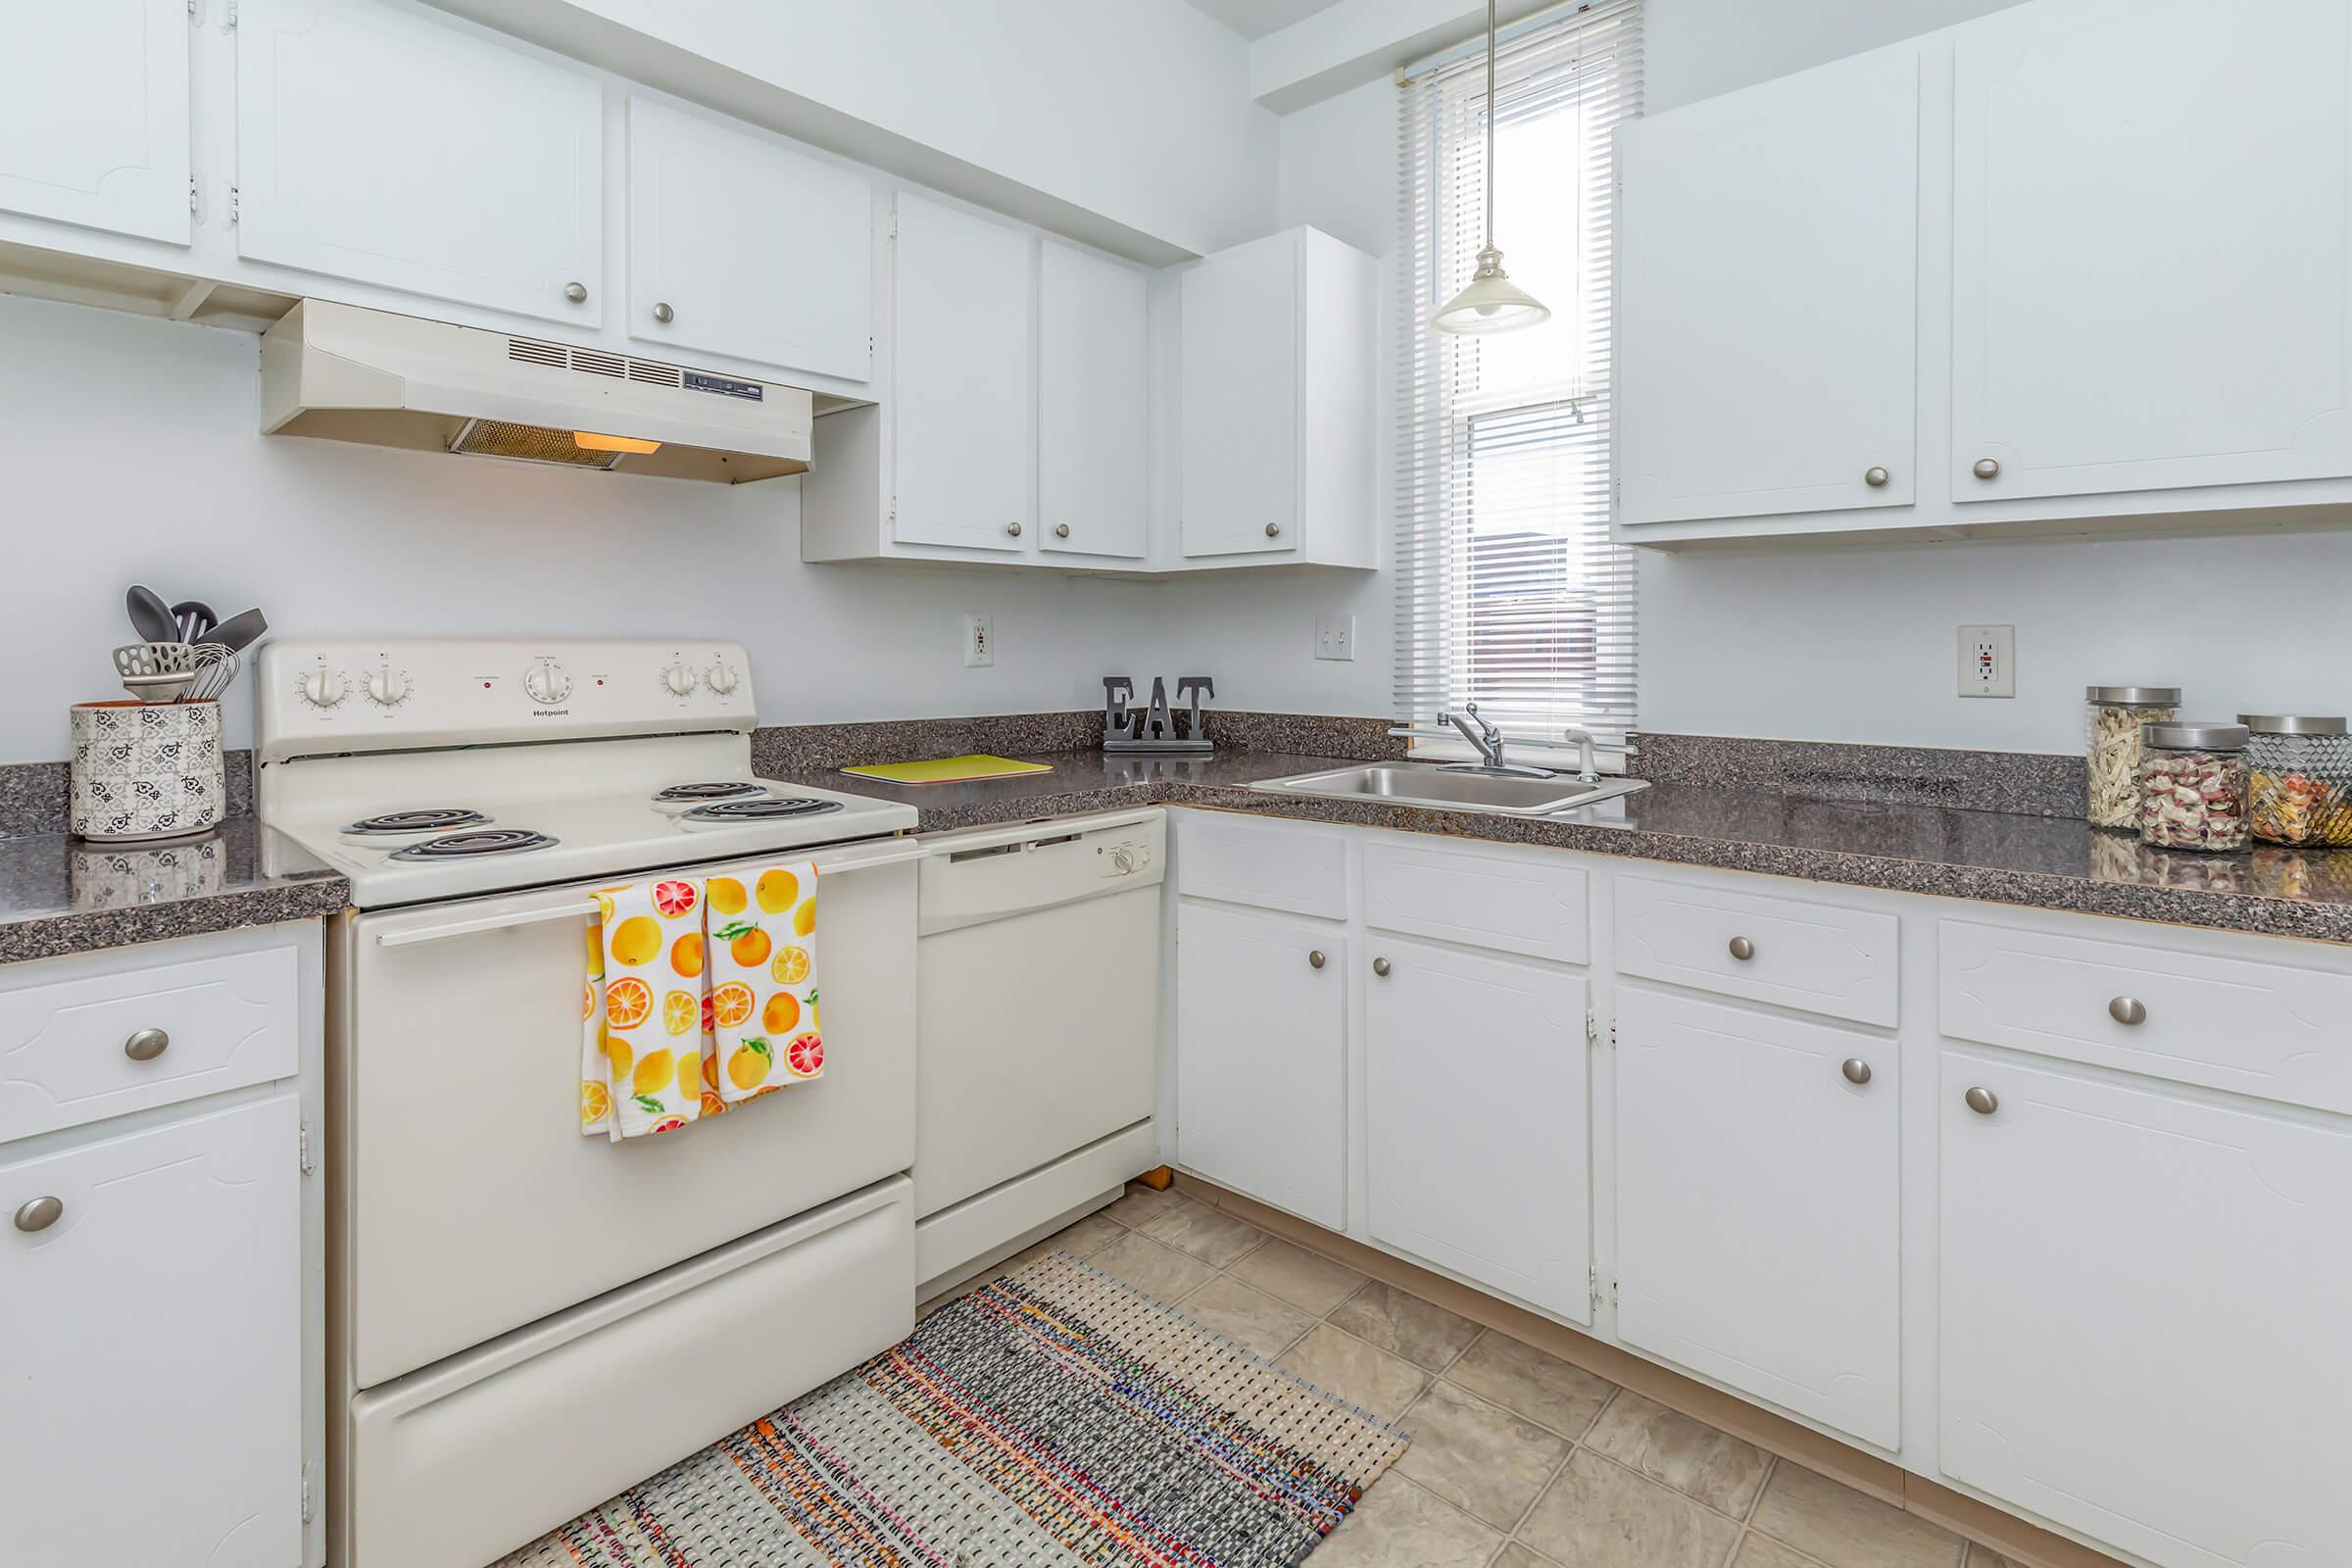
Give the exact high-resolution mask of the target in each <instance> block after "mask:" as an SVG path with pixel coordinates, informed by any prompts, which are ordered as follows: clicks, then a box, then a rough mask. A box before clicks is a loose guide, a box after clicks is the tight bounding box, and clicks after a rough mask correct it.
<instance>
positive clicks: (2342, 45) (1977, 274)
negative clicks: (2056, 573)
mask: <svg viewBox="0 0 2352 1568" xmlns="http://www.w3.org/2000/svg"><path fill="white" fill-rule="evenodd" d="M2213 21H2214V12H2213V9H2212V7H2211V6H2210V5H2205V4H2196V3H2192V0H2066V3H2056V0H2048V3H2044V4H2040V5H2032V6H2024V7H2020V8H2019V9H2017V10H2014V11H2008V12H2004V13H2000V14H1998V15H1996V16H1993V17H1990V18H1987V19H1985V21H1984V22H1982V23H1980V24H1978V25H1975V26H1972V27H1970V28H1967V29H1965V30H1963V31H1962V32H1961V33H1960V34H1959V36H1958V43H1957V46H1958V54H1957V58H1956V63H1955V81H1954V112H1955V121H1956V124H1955V147H1954V156H1953V167H1954V170H1955V172H1956V174H1957V180H1956V184H1955V189H1954V209H1953V215H1952V231H1953V244H1954V254H1953V260H1952V284H1953V289H1952V338H1953V342H1952V352H1953V363H1952V428H1953V445H1952V453H1951V470H1950V472H1951V477H1950V490H1951V492H1952V494H1953V496H1954V497H1955V498H1956V499H1957V500H1960V501H1964V502H1974V501H1980V500H1995V499H1999V498H2003V497H2013V496H2074V495H2085V494H2092V493H2099V492H2122V491H2136V490H2152V489H2161V488H2167V487H2176V486H2195V485H2227V484H2242V483H2253V482H2262V481H2269V480H2279V479H2303V478H2320V477H2335V476H2340V475H2346V474H2352V320H2348V314H2352V67H2348V65H2347V47H2348V45H2352V7H2347V5H2346V4H2345V0H2270V3H2266V4H2264V5H2262V6H2259V7H2253V8H2249V9H2248V10H2247V12H2246V14H2245V15H2244V16H2242V17H2236V16H2233V17H2232V19H2231V21H2232V25H2230V26H2229V27H2225V28H2222V29H2220V30H2218V31H2217V30H2216V29H2215V28H2214V27H2213V26H2212V23H2213ZM1995 464H1997V465H1998V468H1997V471H1992V472H1989V473H1983V471H1982V470H1981V468H1980V465H1995ZM1981 473H1982V476H1981Z"/></svg>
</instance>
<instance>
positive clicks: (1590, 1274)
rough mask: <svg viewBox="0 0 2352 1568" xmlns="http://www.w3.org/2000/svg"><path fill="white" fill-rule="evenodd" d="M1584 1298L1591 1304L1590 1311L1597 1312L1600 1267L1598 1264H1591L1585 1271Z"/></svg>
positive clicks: (1598, 1307)
mask: <svg viewBox="0 0 2352 1568" xmlns="http://www.w3.org/2000/svg"><path fill="white" fill-rule="evenodd" d="M1585 1296H1586V1299H1588V1300H1590V1301H1591V1302H1592V1303H1593V1311H1595V1312H1597V1311H1599V1310H1600V1265H1599V1264H1598V1263H1594V1264H1592V1265H1590V1266H1589V1267H1587V1268H1586V1270H1585Z"/></svg>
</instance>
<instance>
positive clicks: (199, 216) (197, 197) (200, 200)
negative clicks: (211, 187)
mask: <svg viewBox="0 0 2352 1568" xmlns="http://www.w3.org/2000/svg"><path fill="white" fill-rule="evenodd" d="M188 216H189V217H190V218H193V219H194V220H196V221H198V222H199V223H201V222H203V221H204V182H203V181H202V180H200V179H198V178H196V177H195V176H194V175H193V174H191V175H189V176H188Z"/></svg>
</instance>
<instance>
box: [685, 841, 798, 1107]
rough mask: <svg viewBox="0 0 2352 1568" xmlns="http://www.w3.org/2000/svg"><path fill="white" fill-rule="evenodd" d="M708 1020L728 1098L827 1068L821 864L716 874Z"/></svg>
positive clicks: (721, 1087) (721, 1091)
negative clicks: (821, 1002) (820, 980)
mask: <svg viewBox="0 0 2352 1568" xmlns="http://www.w3.org/2000/svg"><path fill="white" fill-rule="evenodd" d="M708 898H709V900H710V910H709V912H708V914H707V915H706V916H705V919H706V922H707V924H708V926H709V929H710V932H711V1031H712V1034H713V1036H714V1038H715V1041H716V1066H717V1079H718V1095H719V1098H720V1100H721V1101H723V1102H724V1103H728V1104H735V1103H741V1102H743V1101H746V1100H751V1099H754V1098H756V1097H758V1096H760V1095H764V1094H766V1093H767V1092H768V1091H770V1090H772V1089H780V1088H783V1087H784V1086H786V1085H788V1084H797V1083H805V1082H806V1081H808V1080H809V1079H810V1078H815V1077H818V1076H820V1075H821V1074H822V1073H823V1072H824V1070H825V1037H824V1034H823V1033H822V1031H821V1030H820V1029H819V1027H818V1024H817V1016H816V1007H817V1002H816V992H817V986H816V867H815V865H813V864H812V863H810V862H809V861H807V860H801V861H795V862H789V863H786V864H782V865H771V866H768V867H767V868H766V869H764V870H762V871H760V873H759V874H758V875H757V876H752V877H740V878H739V877H731V876H714V877H712V878H711V882H710V887H709V889H708Z"/></svg>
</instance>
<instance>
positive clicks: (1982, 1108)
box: [1961, 1085, 2001, 1116]
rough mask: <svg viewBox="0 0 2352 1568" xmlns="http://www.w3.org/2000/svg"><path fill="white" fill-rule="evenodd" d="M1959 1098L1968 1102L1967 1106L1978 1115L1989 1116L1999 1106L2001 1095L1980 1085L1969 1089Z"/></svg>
mask: <svg viewBox="0 0 2352 1568" xmlns="http://www.w3.org/2000/svg"><path fill="white" fill-rule="evenodd" d="M1961 1098H1962V1099H1963V1100H1965V1101H1967V1102H1968V1108H1969V1109H1971V1110H1973V1111H1975V1112H1976V1113H1977V1114H1978V1115H1980V1116H1989V1115H1991V1114H1992V1113H1993V1112H1994V1111H1996V1110H1998V1109H2000V1108H2001V1097H2000V1096H1998V1095H1996V1094H1994V1093H1993V1092H1992V1091H1991V1090H1989V1089H1986V1088H1985V1087H1983V1086H1982V1085H1980V1086H1979V1087H1977V1088H1975V1089H1971V1090H1970V1091H1969V1092H1968V1093H1967V1094H1965V1095H1963V1096H1961Z"/></svg>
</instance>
